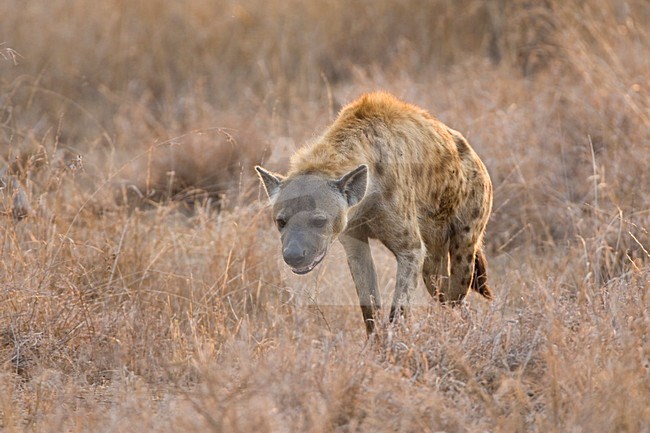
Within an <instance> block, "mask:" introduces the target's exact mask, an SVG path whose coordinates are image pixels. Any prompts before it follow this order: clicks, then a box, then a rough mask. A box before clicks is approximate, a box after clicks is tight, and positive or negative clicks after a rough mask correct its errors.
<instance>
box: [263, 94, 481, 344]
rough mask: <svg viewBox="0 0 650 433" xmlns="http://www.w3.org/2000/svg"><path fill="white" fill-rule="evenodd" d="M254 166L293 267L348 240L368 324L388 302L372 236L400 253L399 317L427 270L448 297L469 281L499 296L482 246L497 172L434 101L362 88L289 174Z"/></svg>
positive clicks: (300, 268)
mask: <svg viewBox="0 0 650 433" xmlns="http://www.w3.org/2000/svg"><path fill="white" fill-rule="evenodd" d="M256 169H257V171H258V174H259V175H260V178H261V180H262V183H263V185H264V187H265V190H266V192H267V194H268V196H269V199H270V201H271V203H272V207H273V216H274V219H275V221H276V224H277V226H278V229H279V231H280V236H281V240H282V253H283V257H284V260H285V262H286V263H287V264H288V265H289V266H290V267H291V268H292V270H293V271H294V272H295V273H298V274H304V273H307V272H310V271H311V270H312V269H313V268H314V267H315V266H316V265H317V264H318V263H319V262H320V261H321V260H322V259H323V257H324V256H325V253H326V252H327V249H328V248H329V246H330V245H331V243H332V242H333V241H334V240H335V239H337V238H338V239H339V240H340V241H341V243H342V245H343V247H344V249H345V252H346V255H347V258H348V264H349V267H350V271H351V273H352V277H353V280H354V283H355V286H356V289H357V294H358V295H359V301H360V304H361V310H362V314H363V318H364V321H365V325H366V331H367V332H368V334H371V333H372V332H373V331H374V329H375V320H376V319H377V314H378V310H379V309H380V308H381V301H380V298H379V291H378V288H377V276H376V271H375V266H374V263H373V260H372V256H371V254H370V247H369V244H368V240H369V239H373V238H374V239H378V240H379V241H381V242H382V243H383V244H384V245H385V246H386V247H387V248H388V249H389V250H390V251H391V252H392V253H393V254H394V255H395V258H396V260H397V276H396V284H395V294H394V298H393V302H392V306H391V311H390V319H391V321H395V320H396V319H397V318H398V317H399V315H400V312H401V311H402V309H403V308H404V306H406V305H407V304H408V301H409V296H410V293H411V292H412V290H413V289H414V288H415V287H416V286H417V278H418V276H419V275H420V274H421V275H422V278H423V279H424V283H425V286H426V288H427V290H428V292H429V293H430V294H431V295H432V296H434V297H437V298H438V299H439V300H440V301H442V302H446V303H451V304H456V303H459V302H460V301H462V299H463V298H464V297H465V295H467V293H468V292H469V290H470V289H472V290H475V291H477V292H478V293H480V294H481V295H483V296H484V297H485V298H487V299H491V298H492V293H491V291H490V288H489V286H488V284H487V273H486V266H487V262H486V259H485V255H484V253H483V250H482V248H481V245H482V238H483V233H484V231H485V226H486V224H487V220H488V217H489V215H490V211H491V207H492V184H491V182H490V178H489V175H488V173H487V170H486V168H485V166H484V165H483V163H482V162H481V160H480V159H479V157H478V156H477V155H476V153H475V152H474V150H473V149H472V148H471V147H470V145H469V144H468V143H467V141H466V140H465V138H464V137H463V136H462V135H461V134H460V133H459V132H456V131H454V130H452V129H450V128H448V127H447V126H445V125H444V124H443V123H441V122H440V121H438V120H437V119H435V118H434V117H433V116H431V115H430V114H429V113H427V112H426V111H424V110H422V109H420V108H418V107H415V106H413V105H410V104H407V103H404V102H401V101H399V100H397V99H396V98H394V97H393V96H391V95H389V94H387V93H371V94H367V95H364V96H362V97H361V98H359V99H358V100H356V101H354V102H352V103H351V104H349V105H348V106H346V107H344V108H343V110H342V111H341V113H340V114H339V117H338V118H337V119H336V120H335V121H334V123H333V124H332V126H331V127H330V128H329V129H327V130H326V132H325V133H324V135H323V136H322V137H321V138H320V139H318V140H317V141H315V142H314V143H313V144H311V145H309V146H307V147H304V148H302V149H300V150H299V151H298V152H297V153H296V154H295V155H293V157H292V159H291V168H290V170H289V173H288V174H287V176H281V175H278V174H274V173H271V172H269V171H267V170H265V169H263V168H261V167H256Z"/></svg>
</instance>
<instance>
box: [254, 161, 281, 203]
mask: <svg viewBox="0 0 650 433" xmlns="http://www.w3.org/2000/svg"><path fill="white" fill-rule="evenodd" d="M255 171H257V174H258V175H259V177H260V180H261V181H262V185H264V191H266V195H267V196H268V197H269V200H271V202H273V200H274V199H275V196H276V195H277V193H278V192H280V186H281V185H282V180H283V179H282V177H281V176H280V175H276V174H274V173H271V172H270V171H267V170H265V169H263V168H262V167H260V166H259V165H256V166H255Z"/></svg>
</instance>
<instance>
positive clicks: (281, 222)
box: [275, 218, 287, 230]
mask: <svg viewBox="0 0 650 433" xmlns="http://www.w3.org/2000/svg"><path fill="white" fill-rule="evenodd" d="M275 224H276V225H277V226H278V230H282V229H283V228H284V226H286V225H287V220H285V219H284V218H278V219H276V220H275Z"/></svg>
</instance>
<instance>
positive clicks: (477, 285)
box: [472, 248, 493, 300]
mask: <svg viewBox="0 0 650 433" xmlns="http://www.w3.org/2000/svg"><path fill="white" fill-rule="evenodd" d="M472 290H474V291H475V292H478V293H479V294H480V295H481V296H483V297H484V298H485V299H488V300H492V298H493V296H492V290H490V286H489V285H488V282H487V260H486V259H485V254H484V253H483V250H482V249H481V248H478V249H477V250H476V254H475V257H474V277H473V278H472Z"/></svg>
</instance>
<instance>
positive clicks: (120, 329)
mask: <svg viewBox="0 0 650 433" xmlns="http://www.w3.org/2000/svg"><path fill="white" fill-rule="evenodd" d="M0 16H1V17H2V20H1V21H2V23H1V25H0V43H1V44H2V45H0V170H1V171H0V175H1V176H0V178H1V180H2V182H1V183H0V187H1V188H2V189H1V190H0V201H1V205H0V210H1V212H2V215H0V254H1V261H0V430H1V431H4V432H62V431H66V432H98V431H102V432H130V431H132V432H143V431H157V432H178V431H187V432H203V431H215V432H216V431H218V432H222V431H223V432H252V431H259V432H267V431H269V432H271V431H272V432H279V431H286V432H293V431H312V432H314V431H322V432H330V431H344V432H361V431H364V432H365V431H372V432H395V431H400V432H410V431H430V432H437V431H445V432H515V431H518V432H524V431H532V432H648V431H650V405H649V404H648V402H650V340H649V339H650V337H649V332H648V331H649V330H650V312H649V311H648V308H649V306H650V282H649V280H650V253H649V250H650V235H649V233H648V229H649V227H650V169H649V168H650V89H649V87H648V86H649V85H650V84H649V83H650V33H649V32H650V4H648V2H647V1H645V0H630V1H626V2H624V1H617V0H592V1H587V2H581V1H577V0H568V1H562V2H560V1H557V2H554V1H551V0H547V1H526V0H520V1H515V0H512V1H507V0H500V1H499V0H494V1H490V2H481V1H476V0H460V1H451V0H432V1H428V2H418V1H415V0H407V1H401V2H392V1H389V0H380V1H359V2H347V1H344V0H328V1H320V2H301V1H297V0H288V1H262V0H242V1H240V2H235V1H222V0H218V1H208V0H190V1H186V2H175V1H172V0H144V1H138V2H129V1H121V0H106V1H102V2H95V1H90V0H73V1H67V0H51V1H40V0H39V1H31V2H24V1H12V0H0ZM376 89H385V90H389V91H391V92H393V93H395V94H396V95H398V96H399V97H401V98H403V99H405V100H408V101H410V102H414V103H417V104H419V105H421V106H423V107H425V108H427V109H428V110H430V111H431V112H432V113H434V114H436V115H437V116H438V117H439V118H440V119H441V120H443V121H444V122H446V123H447V124H448V125H450V126H451V127H453V128H455V129H457V130H459V131H461V132H463V133H464V134H465V135H466V137H467V138H468V139H469V141H470V142H471V143H472V145H473V146H474V148H475V149H476V150H477V152H478V153H479V155H480V156H481V157H482V158H483V160H484V161H485V163H486V165H487V167H488V170H489V171H490V174H491V176H492V180H493V183H494V186H495V206H494V213H493V216H492V218H491V221H490V223H489V226H488V233H487V236H486V241H485V248H486V251H487V256H488V260H489V263H490V268H489V276H490V279H491V282H492V286H493V290H494V292H495V294H496V299H495V300H494V301H493V302H492V303H491V304H487V303H486V302H484V301H483V300H481V299H478V296H476V295H474V296H471V297H470V298H469V300H468V302H467V303H466V305H465V306H463V307H462V308H457V309H448V308H445V307H441V306H440V305H438V304H436V303H435V302H432V301H430V300H427V299H426V297H425V296H424V288H423V287H422V286H420V287H419V288H418V294H417V300H416V302H415V306H414V308H413V310H412V314H411V316H410V319H409V320H408V321H407V322H406V323H404V324H402V325H400V326H397V327H395V328H393V329H386V330H385V331H384V332H383V333H382V335H381V336H380V337H379V338H377V339H376V340H375V341H373V342H372V343H371V344H367V343H366V338H365V333H364V329H363V324H362V320H361V315H360V311H359V308H358V306H357V304H356V302H357V301H356V297H355V295H354V289H353V286H352V280H351V277H350V275H349V273H348V270H347V268H346V265H345V263H344V262H345V260H343V258H342V252H341V248H340V247H337V248H335V249H334V250H333V251H330V254H329V257H328V259H326V261H325V262H324V263H323V264H322V265H321V266H320V267H319V268H318V269H317V271H315V272H314V273H313V274H310V275H309V276H307V277H304V278H297V277H294V276H291V275H289V273H288V272H287V271H286V268H284V267H283V265H282V263H281V260H280V259H279V256H280V252H279V242H278V239H277V234H276V233H275V229H274V228H273V225H272V221H271V219H270V215H269V212H268V209H267V208H265V204H266V203H265V200H264V197H263V194H262V193H260V189H259V186H258V185H257V181H256V179H254V177H253V170H252V165H253V164H255V163H257V162H260V161H262V162H264V164H265V165H266V166H267V167H269V168H271V169H277V170H282V169H284V168H286V163H287V158H288V156H289V155H290V154H291V152H292V151H293V150H295V149H296V148H297V146H300V145H301V144H302V143H305V142H308V141H309V140H313V139H314V138H315V137H317V135H318V133H319V132H320V131H322V130H323V128H325V127H326V126H327V124H328V123H329V122H330V121H331V120H332V119H333V117H334V116H335V115H336V112H337V110H338V109H339V108H340V106H341V105H342V104H345V103H347V102H348V101H350V100H351V99H354V98H356V97H357V96H358V95H359V94H360V93H362V92H364V91H369V90H376ZM374 254H375V259H376V261H377V262H378V268H379V276H380V285H381V287H382V291H383V293H384V300H386V299H389V298H388V296H389V295H390V291H391V288H392V286H393V284H394V273H393V272H394V269H395V268H394V263H393V259H392V258H391V257H390V255H389V254H387V253H386V251H385V250H384V249H383V248H382V247H381V246H379V245H374Z"/></svg>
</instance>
